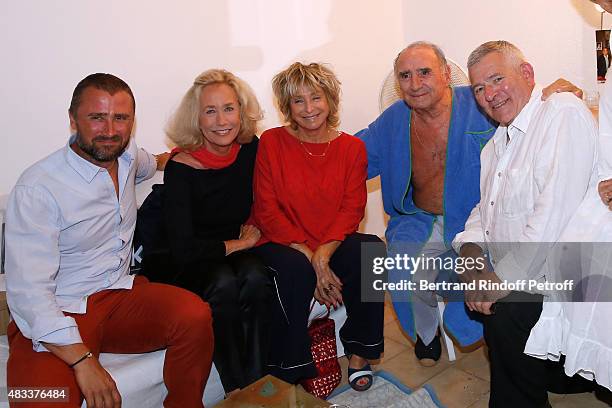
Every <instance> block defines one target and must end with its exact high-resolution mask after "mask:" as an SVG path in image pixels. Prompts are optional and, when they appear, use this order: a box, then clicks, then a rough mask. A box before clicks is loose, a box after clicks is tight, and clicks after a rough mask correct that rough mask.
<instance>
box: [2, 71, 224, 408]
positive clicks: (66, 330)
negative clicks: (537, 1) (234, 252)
mask: <svg viewBox="0 0 612 408" xmlns="http://www.w3.org/2000/svg"><path fill="white" fill-rule="evenodd" d="M134 114H135V101H134V96H133V94H132V91H131V90H130V88H129V86H128V85H127V84H126V83H125V82H124V81H123V80H121V79H119V78H117V77H115V76H113V75H110V74H102V73H98V74H92V75H89V76H87V77H86V78H84V79H83V80H82V81H81V82H79V84H78V85H77V87H76V88H75V90H74V93H73V97H72V102H71V104H70V108H69V117H70V125H71V127H72V129H73V131H74V134H73V135H72V136H71V137H70V139H69V140H68V143H67V144H66V145H65V146H64V147H63V148H62V149H60V150H58V151H56V152H55V153H52V154H51V155H49V156H47V157H46V158H44V159H42V160H41V161H39V162H38V163H36V164H34V165H32V166H31V167H30V168H28V169H27V170H26V171H25V172H24V173H23V174H22V175H21V177H20V178H19V180H18V181H17V184H16V185H15V187H14V188H13V191H12V192H11V194H10V197H9V201H8V206H7V212H6V238H7V242H6V284H7V299H8V304H9V308H10V310H11V314H12V316H13V319H14V320H13V322H11V323H10V324H9V327H8V332H7V334H8V338H9V347H10V348H9V351H10V356H9V359H8V364H7V383H8V384H7V385H8V393H9V400H10V397H11V395H12V396H13V397H14V399H13V400H12V402H15V403H18V404H17V405H18V406H20V407H23V408H25V407H29V406H43V405H44V406H55V403H57V402H59V401H60V400H61V401H63V402H64V404H61V406H71V407H80V406H81V403H82V401H83V398H84V399H86V401H87V406H88V407H119V406H120V405H121V396H120V395H119V391H118V390H117V386H116V384H115V382H114V381H113V379H112V377H111V376H110V375H109V373H108V372H106V370H105V369H104V367H102V366H101V365H100V363H99V362H98V360H97V357H98V355H99V354H100V353H101V352H110V353H143V352H148V351H153V350H159V349H163V348H165V349H166V354H165V360H164V382H165V384H166V387H167V389H168V395H167V397H166V399H165V400H164V406H166V407H180V408H186V407H202V406H203V404H202V392H203V390H204V385H205V384H206V380H207V378H208V374H209V372H210V368H211V364H212V352H213V333H212V317H211V312H210V308H209V306H208V305H207V304H205V303H204V302H203V301H202V300H201V299H200V297H199V296H196V295H194V294H193V293H191V292H188V291H186V290H183V289H180V288H177V287H174V286H169V285H162V284H157V283H149V282H148V281H147V280H146V279H145V278H143V277H141V276H139V277H135V278H134V276H133V275H130V274H129V265H130V254H131V248H132V238H133V236H134V227H135V225H136V193H135V184H136V183H139V182H140V181H143V180H146V179H147V178H150V177H151V176H152V175H153V174H154V173H155V170H156V161H157V160H156V158H154V157H153V156H152V155H151V154H149V153H147V152H145V151H144V150H142V149H138V148H137V147H136V144H135V143H134V141H133V139H132V138H131V135H132V127H133V124H134ZM33 142H35V141H34V140H33ZM158 167H161V166H159V164H158ZM27 389H32V390H33V391H37V393H36V394H37V396H38V397H39V399H38V402H36V401H37V399H36V398H30V395H32V397H34V392H32V393H27V392H25V393H24V390H27ZM51 389H54V390H55V391H56V392H55V393H54V392H53V390H51ZM49 391H51V392H49ZM60 397H63V398H60ZM41 402H42V404H41ZM11 405H12V403H11Z"/></svg>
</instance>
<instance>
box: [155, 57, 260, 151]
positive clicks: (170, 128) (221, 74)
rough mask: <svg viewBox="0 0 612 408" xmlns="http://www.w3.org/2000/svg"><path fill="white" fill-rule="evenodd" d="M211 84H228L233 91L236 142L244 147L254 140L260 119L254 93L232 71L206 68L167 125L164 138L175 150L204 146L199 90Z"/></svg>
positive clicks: (200, 91) (200, 92)
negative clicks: (237, 117)
mask: <svg viewBox="0 0 612 408" xmlns="http://www.w3.org/2000/svg"><path fill="white" fill-rule="evenodd" d="M212 84H227V85H229V86H230V87H231V88H232V89H233V90H234V92H236V96H237V97H238V103H239V104H240V132H238V137H237V138H236V141H237V142H238V143H241V144H243V143H249V142H250V141H251V140H253V136H254V135H255V132H256V131H257V122H258V121H259V120H261V118H262V117H263V115H262V112H261V108H260V107H259V102H258V101H257V97H256V96H255V93H254V92H253V90H252V89H251V87H250V86H249V85H248V84H247V83H246V82H244V81H243V80H242V79H240V78H238V77H237V76H235V75H234V74H232V73H231V72H228V71H226V70H224V69H209V70H208V71H204V72H203V73H201V74H200V75H198V77H197V78H196V79H195V80H194V81H193V85H192V86H191V88H189V90H188V91H187V93H186V94H185V96H183V99H182V101H181V103H180V105H179V107H178V109H177V110H176V111H175V112H174V114H173V115H172V117H171V118H170V120H169V121H168V125H167V126H166V136H168V139H170V140H171V141H172V142H173V143H174V144H176V145H177V146H178V147H180V148H184V149H189V150H193V149H197V148H199V147H200V146H202V144H203V143H204V138H203V136H202V131H201V130H200V95H201V94H202V89H204V88H205V87H206V86H208V85H212Z"/></svg>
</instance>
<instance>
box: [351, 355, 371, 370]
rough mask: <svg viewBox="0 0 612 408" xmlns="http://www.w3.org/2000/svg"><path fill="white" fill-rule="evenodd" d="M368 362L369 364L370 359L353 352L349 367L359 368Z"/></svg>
mask: <svg viewBox="0 0 612 408" xmlns="http://www.w3.org/2000/svg"><path fill="white" fill-rule="evenodd" d="M366 364H368V360H366V359H365V358H363V357H359V356H358V355H356V354H353V355H352V356H351V358H349V365H348V366H349V368H356V369H359V368H363V367H365V365H366Z"/></svg>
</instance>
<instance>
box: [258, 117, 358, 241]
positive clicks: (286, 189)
mask: <svg viewBox="0 0 612 408" xmlns="http://www.w3.org/2000/svg"><path fill="white" fill-rule="evenodd" d="M308 152H310V153H311V154H313V155H314V156H313V155H311V154H308ZM323 154H324V156H323ZM366 176H367V154H366V149H365V145H364V144H363V142H362V141H361V140H359V139H358V138H356V137H354V136H351V135H348V134H346V133H341V134H340V136H338V137H337V138H335V139H334V140H332V141H331V143H330V145H329V147H328V145H327V143H303V144H301V143H300V141H299V140H298V139H296V138H295V137H293V136H291V135H290V134H289V132H287V130H286V129H284V128H282V127H278V128H274V129H269V130H267V131H265V132H264V133H263V134H262V135H261V138H260V141H259V150H258V152H257V159H256V162H255V175H254V181H253V183H254V184H253V190H254V195H255V202H254V203H253V210H252V218H253V221H254V222H255V224H256V225H257V226H258V228H259V229H260V230H261V233H262V239H261V240H260V242H259V244H263V243H265V242H269V241H272V242H276V243H280V244H284V245H289V244H291V243H292V242H295V243H305V244H306V245H307V246H308V247H309V248H310V249H312V250H313V251H314V250H316V249H317V247H319V245H321V244H324V243H327V242H330V241H336V240H337V241H342V240H344V238H345V237H346V236H347V235H348V234H351V233H353V232H355V231H357V228H358V227H359V222H360V221H361V219H362V218H363V216H364V212H365V206H366V200H367V190H366V183H365V182H366Z"/></svg>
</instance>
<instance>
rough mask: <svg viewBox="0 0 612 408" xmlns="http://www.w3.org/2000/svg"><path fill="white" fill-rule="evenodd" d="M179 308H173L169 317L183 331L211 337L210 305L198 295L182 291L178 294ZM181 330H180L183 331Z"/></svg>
mask: <svg viewBox="0 0 612 408" xmlns="http://www.w3.org/2000/svg"><path fill="white" fill-rule="evenodd" d="M178 300H180V302H179V303H180V305H181V306H180V308H178V309H176V310H173V312H172V315H171V317H170V319H173V320H174V323H175V324H176V326H177V327H178V328H181V329H183V330H184V331H188V332H194V333H199V336H203V337H205V338H209V337H210V338H212V332H213V329H212V322H213V317H212V311H211V308H210V305H209V304H208V303H206V302H204V301H203V300H202V298H200V297H199V296H197V295H195V294H193V293H191V292H188V291H184V293H183V294H182V295H181V296H180V299H178ZM183 330H181V331H183Z"/></svg>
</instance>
